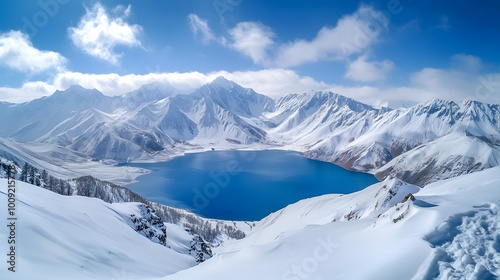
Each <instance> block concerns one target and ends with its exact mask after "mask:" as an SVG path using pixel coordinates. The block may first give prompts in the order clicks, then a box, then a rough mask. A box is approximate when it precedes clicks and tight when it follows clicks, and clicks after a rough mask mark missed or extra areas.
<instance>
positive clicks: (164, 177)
mask: <svg viewBox="0 0 500 280" xmlns="http://www.w3.org/2000/svg"><path fill="white" fill-rule="evenodd" d="M128 165H129V166H134V167H141V168H145V169H149V170H151V171H152V172H151V173H150V174H147V175H143V176H140V177H139V178H137V180H138V182H137V183H133V184H130V185H127V187H128V188H129V189H131V190H132V191H134V192H136V193H138V194H140V195H142V196H144V197H146V198H148V199H149V200H152V201H155V202H159V203H162V204H166V205H170V206H173V207H179V208H186V209H189V210H191V211H193V212H194V213H197V214H199V215H201V216H203V217H207V218H215V219H224V220H239V221H255V220H260V219H262V218H263V217H265V216H267V215H269V214H270V213H272V212H274V211H276V210H279V209H281V208H283V207H285V206H287V205H289V204H291V203H294V202H297V201H299V200H301V199H304V198H309V197H314V196H318V195H323V194H328V193H341V194H347V193H352V192H355V191H359V190H361V189H363V188H365V187H367V186H369V185H371V184H374V183H376V182H378V181H377V179H376V178H375V177H374V176H372V175H370V174H364V173H357V172H350V171H347V170H345V169H343V168H341V167H338V166H336V165H333V164H331V163H325V162H320V161H315V160H311V159H307V158H304V157H303V156H302V154H301V153H298V152H291V151H279V150H265V151H209V152H202V153H189V154H186V155H185V156H180V157H175V158H173V159H172V160H169V161H167V162H159V163H130V164H128Z"/></svg>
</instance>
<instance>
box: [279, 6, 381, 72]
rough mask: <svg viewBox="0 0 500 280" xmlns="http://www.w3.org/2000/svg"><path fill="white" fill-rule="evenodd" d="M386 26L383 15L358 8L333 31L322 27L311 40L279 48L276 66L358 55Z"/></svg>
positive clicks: (370, 9)
mask: <svg viewBox="0 0 500 280" xmlns="http://www.w3.org/2000/svg"><path fill="white" fill-rule="evenodd" d="M387 27H388V19H387V18H386V17H385V16H384V14H383V13H382V12H380V11H378V10H375V9H374V8H373V7H371V6H361V7H360V8H359V9H358V10H357V11H356V12H354V13H353V14H351V15H346V16H344V17H342V18H341V19H339V20H338V21H337V25H336V26H335V27H332V28H328V27H323V28H322V29H321V30H320V31H319V32H318V34H317V35H316V37H315V38H314V39H313V40H311V41H307V40H297V41H295V42H292V43H288V44H285V45H282V46H280V48H279V49H278V54H277V57H276V59H275V64H276V65H280V66H282V67H288V66H297V65H300V64H303V63H308V62H316V61H322V60H343V59H346V58H348V57H349V56H350V55H352V54H356V53H361V52H363V51H365V50H366V49H367V48H368V47H370V46H371V45H372V44H374V43H375V42H377V41H378V40H379V37H380V35H381V34H382V32H384V31H385V30H386V29H387Z"/></svg>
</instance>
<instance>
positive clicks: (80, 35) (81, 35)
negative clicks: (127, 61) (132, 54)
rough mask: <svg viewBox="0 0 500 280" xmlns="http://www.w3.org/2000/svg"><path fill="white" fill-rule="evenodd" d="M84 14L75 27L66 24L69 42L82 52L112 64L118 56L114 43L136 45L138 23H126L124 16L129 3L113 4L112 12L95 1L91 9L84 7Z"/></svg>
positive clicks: (116, 61)
mask: <svg viewBox="0 0 500 280" xmlns="http://www.w3.org/2000/svg"><path fill="white" fill-rule="evenodd" d="M85 10H86V13H85V15H84V16H83V17H82V18H81V19H80V22H79V23H78V26H77V27H70V28H68V32H69V37H70V38H71V40H72V41H73V44H75V46H77V47H78V48H80V49H81V50H82V51H83V52H85V53H87V54H89V55H91V56H94V57H97V58H99V59H102V60H105V61H107V62H109V63H112V64H116V63H118V60H119V59H120V57H121V56H122V54H118V53H116V52H115V47H116V46H127V47H139V46H141V42H140V41H139V39H138V36H139V35H140V34H141V32H142V28H141V26H139V25H137V24H134V25H130V24H128V23H127V22H126V21H125V19H126V18H127V17H128V16H129V15H130V12H131V6H130V5H129V6H128V7H127V8H125V7H123V6H117V7H116V8H114V9H113V11H112V12H113V13H114V14H115V16H111V15H110V14H108V13H107V11H106V9H105V8H104V7H103V6H102V5H101V4H99V3H97V4H95V5H94V7H93V8H92V9H87V8H86V9H85Z"/></svg>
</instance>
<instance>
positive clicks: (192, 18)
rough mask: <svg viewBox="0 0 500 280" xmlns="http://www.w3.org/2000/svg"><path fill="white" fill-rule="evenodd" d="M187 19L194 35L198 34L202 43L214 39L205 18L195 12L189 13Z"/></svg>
mask: <svg viewBox="0 0 500 280" xmlns="http://www.w3.org/2000/svg"><path fill="white" fill-rule="evenodd" d="M188 20H189V25H190V27H191V30H192V31H193V33H194V36H200V37H201V38H200V39H201V41H202V42H203V43H204V44H208V43H210V42H211V41H213V40H215V39H216V38H215V36H214V34H213V33H212V30H211V29H210V27H209V26H208V22H207V21H206V20H204V19H202V18H200V17H198V16H197V15H195V14H189V15H188Z"/></svg>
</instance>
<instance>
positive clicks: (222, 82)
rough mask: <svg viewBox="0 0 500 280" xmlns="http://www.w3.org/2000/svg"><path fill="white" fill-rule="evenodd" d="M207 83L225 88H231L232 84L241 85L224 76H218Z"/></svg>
mask: <svg viewBox="0 0 500 280" xmlns="http://www.w3.org/2000/svg"><path fill="white" fill-rule="evenodd" d="M208 85H210V86H217V87H222V88H226V89H231V88H232V87H234V86H238V87H241V86H240V85H238V84H237V83H235V82H233V81H231V80H228V79H226V78H225V77H224V76H218V77H217V78H215V79H214V80H213V81H212V82H210V83H209V84H208Z"/></svg>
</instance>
